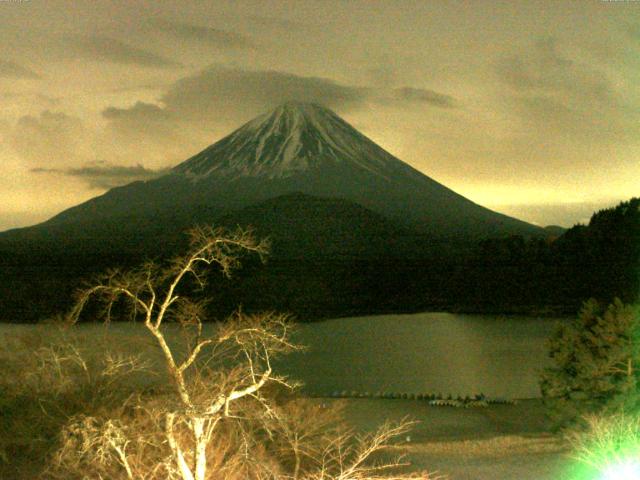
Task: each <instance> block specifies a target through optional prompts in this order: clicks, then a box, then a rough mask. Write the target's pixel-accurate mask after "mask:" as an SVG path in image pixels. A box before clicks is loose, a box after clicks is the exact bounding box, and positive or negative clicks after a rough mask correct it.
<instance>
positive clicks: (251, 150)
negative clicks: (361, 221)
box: [173, 102, 398, 181]
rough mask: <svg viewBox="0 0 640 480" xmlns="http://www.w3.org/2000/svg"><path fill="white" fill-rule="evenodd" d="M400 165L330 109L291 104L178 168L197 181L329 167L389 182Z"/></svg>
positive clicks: (278, 175) (286, 174)
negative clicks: (362, 172)
mask: <svg viewBox="0 0 640 480" xmlns="http://www.w3.org/2000/svg"><path fill="white" fill-rule="evenodd" d="M396 162H398V160H397V159H395V158H394V157H393V156H392V155H390V154H389V153H387V152H386V151H385V150H383V149H382V148H381V147H379V146H378V145H376V144H375V143H374V142H373V141H371V140H370V139H368V138H367V137H365V136H364V135H362V134H361V133H360V132H358V131H357V130H356V129H355V128H353V127H352V126H351V125H349V124H348V123H347V122H345V121H344V120H342V119H341V118H340V117H338V116H337V115H336V114H335V113H333V112H332V111H331V110H329V109H327V108H325V107H322V106H320V105H318V104H315V103H306V102H287V103H284V104H282V105H280V106H278V107H277V108H275V109H274V110H273V111H271V112H269V113H266V114H264V115H261V116H259V117H257V118H255V119H253V120H251V121H250V122H248V123H246V124H245V125H243V126H242V127H240V128H239V129H238V130H236V131H235V132H233V133H231V134H230V135H229V136H227V137H225V138H223V139H222V140H220V141H218V142H216V143H214V144H213V145H211V146H210V147H208V148H206V149H205V150H203V151H202V152H200V153H198V154H197V155H195V156H193V157H191V158H190V159H188V160H186V161H185V162H183V163H181V164H180V165H178V166H177V167H175V168H174V170H173V172H174V173H177V174H182V175H185V176H187V177H189V178H191V179H192V180H194V181H199V180H201V179H203V178H206V177H209V176H215V177H218V178H226V179H234V178H239V177H263V178H272V179H273V178H286V177H291V176H293V175H296V174H297V173H301V172H306V171H309V170H315V171H321V169H322V167H324V166H327V164H330V165H334V166H335V165H342V166H351V167H355V168H357V169H360V170H362V169H364V170H366V171H369V173H374V174H376V175H378V176H382V177H387V176H388V174H389V170H390V169H393V168H392V164H394V163H396Z"/></svg>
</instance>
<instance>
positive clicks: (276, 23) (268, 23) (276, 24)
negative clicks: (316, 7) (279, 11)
mask: <svg viewBox="0 0 640 480" xmlns="http://www.w3.org/2000/svg"><path fill="white" fill-rule="evenodd" d="M244 18H245V19H246V20H248V21H249V22H250V23H252V24H254V25H255V26H258V27H263V28H270V29H277V30H284V31H286V32H291V31H292V30H303V29H305V28H309V25H308V24H304V23H302V22H296V21H293V20H287V19H284V18H276V17H269V16H264V15H247V16H246V17H244Z"/></svg>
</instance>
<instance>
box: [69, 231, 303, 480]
mask: <svg viewBox="0 0 640 480" xmlns="http://www.w3.org/2000/svg"><path fill="white" fill-rule="evenodd" d="M247 251H248V252H255V253H257V254H259V255H264V254H266V252H267V244H266V243H265V242H258V241H256V240H255V239H254V237H253V236H252V235H251V233H250V232H248V231H245V230H238V231H236V232H235V233H232V234H227V233H225V232H224V231H222V230H214V229H211V228H198V229H195V230H193V231H192V232H191V249H190V253H188V254H187V255H184V256H182V257H178V258H176V259H175V260H174V261H173V262H172V263H171V266H170V267H169V268H167V269H160V268H159V267H158V266H157V265H155V264H153V263H147V264H145V265H143V266H142V267H141V268H139V269H137V270H133V271H128V272H122V271H119V270H112V271H110V272H108V273H107V274H105V275H104V276H103V277H102V278H101V279H100V280H99V282H98V283H97V284H96V285H94V286H92V287H90V288H88V289H86V290H84V291H83V292H81V294H80V295H79V298H78V302H77V304H76V307H75V308H74V309H73V310H72V312H71V313H70V315H69V319H70V320H71V321H72V322H75V321H77V320H78V318H79V316H80V314H81V313H82V311H83V309H84V308H85V306H86V303H87V302H88V301H89V299H90V298H91V297H98V298H99V299H100V300H102V301H103V302H104V304H105V306H106V309H105V313H106V315H107V320H108V319H109V318H110V316H111V312H112V307H113V306H114V304H115V303H116V302H117V301H119V300H120V299H122V298H124V300H125V301H126V302H128V303H129V304H130V306H131V307H132V313H133V315H134V316H135V317H138V316H141V317H142V319H143V322H144V326H145V327H146V328H147V330H148V331H149V332H150V333H151V334H152V335H153V337H154V338H155V340H156V342H157V345H158V347H159V348H160V350H161V352H162V354H163V357H164V362H165V365H166V367H167V370H168V373H169V375H170V376H171V378H172V380H173V387H174V389H175V393H176V394H177V399H178V402H177V405H176V408H174V409H171V410H170V411H167V413H166V416H165V434H166V439H167V442H168V444H169V447H170V449H171V452H172V454H173V458H174V459H175V462H176V467H177V470H178V472H179V474H180V477H181V478H182V479H184V480H204V479H205V478H206V474H207V455H206V449H207V445H208V443H209V442H210V441H211V439H212V434H213V432H214V430H215V429H216V427H217V426H218V424H219V422H220V421H221V420H222V419H223V418H230V417H233V416H234V415H235V412H234V409H233V405H234V403H235V402H238V401H239V400H240V399H242V398H244V397H248V396H249V397H252V398H254V399H256V400H258V401H260V402H261V403H263V404H264V406H265V407H266V408H268V402H267V401H266V400H265V399H264V398H262V397H261V396H260V390H261V389H262V388H263V387H264V386H265V385H266V384H267V383H268V382H279V383H282V384H285V385H288V383H287V382H286V380H285V379H283V378H280V377H278V376H276V375H274V373H273V369H272V366H271V358H272V357H273V356H274V355H277V354H280V353H283V352H286V351H289V350H292V349H295V348H296V347H295V346H294V345H293V344H291V343H290V342H289V340H288V331H289V323H288V321H287V317H286V316H284V315H278V314H264V315H259V316H247V315H242V314H236V315H235V317H234V318H233V319H231V320H230V321H228V322H226V323H225V324H224V325H223V326H221V327H220V328H218V329H216V331H215V333H214V334H213V335H211V336H203V328H202V327H203V325H202V320H203V318H204V303H202V302H196V301H193V300H191V299H190V298H188V297H186V296H181V295H180V294H179V288H180V287H181V284H182V283H184V281H185V279H186V277H187V276H190V277H191V278H192V279H193V280H195V282H196V283H197V284H198V285H199V286H204V283H205V268H206V267H209V266H214V265H217V266H218V267H219V268H220V269H221V271H222V273H223V274H224V275H227V276H228V275H229V274H230V273H231V271H232V269H234V268H236V267H237V266H238V265H239V256H240V254H241V253H242V252H247ZM168 321H175V322H178V323H180V324H181V325H182V326H183V327H185V329H187V330H188V331H190V332H191V334H190V338H189V342H188V346H187V348H186V351H184V352H182V353H180V352H178V349H176V348H172V347H171V346H170V344H169V341H168V338H167V335H166V331H165V329H164V328H163V326H164V324H165V323H166V322H168ZM229 359H234V360H235V363H234V364H233V366H232V367H231V368H230V370H227V371H225V372H221V371H220V366H221V365H225V364H228V363H229V362H228V361H227V360H229ZM203 383H206V384H207V388H206V389H203V388H202V387H203ZM212 387H213V388H214V391H211V388H212ZM178 424H180V425H181V426H182V427H186V428H188V429H189V431H190V432H191V442H189V444H185V442H183V441H180V439H179V438H178V435H176V428H177V425H178Z"/></svg>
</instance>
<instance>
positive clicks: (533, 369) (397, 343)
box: [0, 313, 566, 399]
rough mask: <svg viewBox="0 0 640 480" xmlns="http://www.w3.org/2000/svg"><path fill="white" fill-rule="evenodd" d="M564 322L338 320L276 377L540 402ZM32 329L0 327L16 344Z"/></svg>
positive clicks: (325, 391) (327, 389)
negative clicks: (552, 345)
mask: <svg viewBox="0 0 640 480" xmlns="http://www.w3.org/2000/svg"><path fill="white" fill-rule="evenodd" d="M557 321H566V319H565V320H561V319H549V318H532V317H523V316H495V315H467V314H450V313H418V314H410V315H380V316H370V317H355V318H340V319H334V320H326V321H322V322H317V323H309V324H301V325H299V326H298V327H297V331H296V332H295V333H294V341H296V342H297V343H300V344H303V345H306V346H307V347H308V348H307V350H306V351H304V352H295V353H293V354H290V355H288V356H286V357H283V358H281V359H280V360H278V361H277V362H275V368H276V372H278V373H281V374H288V375H290V376H291V377H293V378H296V379H299V380H301V381H303V382H304V384H305V390H306V391H307V392H309V393H315V394H319V395H330V394H332V393H333V392H341V391H348V392H352V391H354V392H357V393H364V392H370V393H375V392H393V393H415V394H418V393H427V394H432V393H442V394H444V395H448V394H452V395H454V396H457V395H462V396H465V395H473V394H476V393H484V394H485V395H487V396H490V397H503V398H515V399H522V398H535V397H539V396H540V392H539V388H538V374H539V371H540V369H541V368H543V367H544V366H546V365H549V360H548V359H547V357H546V350H545V339H546V338H548V337H549V335H550V334H551V333H552V332H553V329H554V325H555V324H556V322H557ZM34 328H35V327H33V326H31V325H15V324H0V333H2V334H4V335H5V336H7V337H11V336H13V335H15V334H17V333H18V332H21V331H29V330H31V329H34ZM78 328H79V329H80V330H81V331H83V332H87V331H90V332H91V334H92V335H93V334H94V333H95V334H98V332H100V334H101V335H102V334H106V335H108V336H114V337H118V339H117V340H116V339H115V338H114V340H113V341H114V342H118V343H122V341H123V339H124V338H125V337H134V336H137V334H143V335H144V334H146V332H144V331H143V330H142V327H141V325H131V324H126V323H120V324H112V325H111V326H109V328H108V329H105V328H104V327H103V326H102V325H96V324H90V325H81V326H79V327H78Z"/></svg>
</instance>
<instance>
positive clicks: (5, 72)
mask: <svg viewBox="0 0 640 480" xmlns="http://www.w3.org/2000/svg"><path fill="white" fill-rule="evenodd" d="M0 77H6V78H24V79H31V80H34V79H38V78H41V77H40V75H39V74H37V73H36V72H34V71H33V70H31V69H30V68H27V67H25V66H23V65H19V64H17V63H15V62H12V61H10V60H0Z"/></svg>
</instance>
